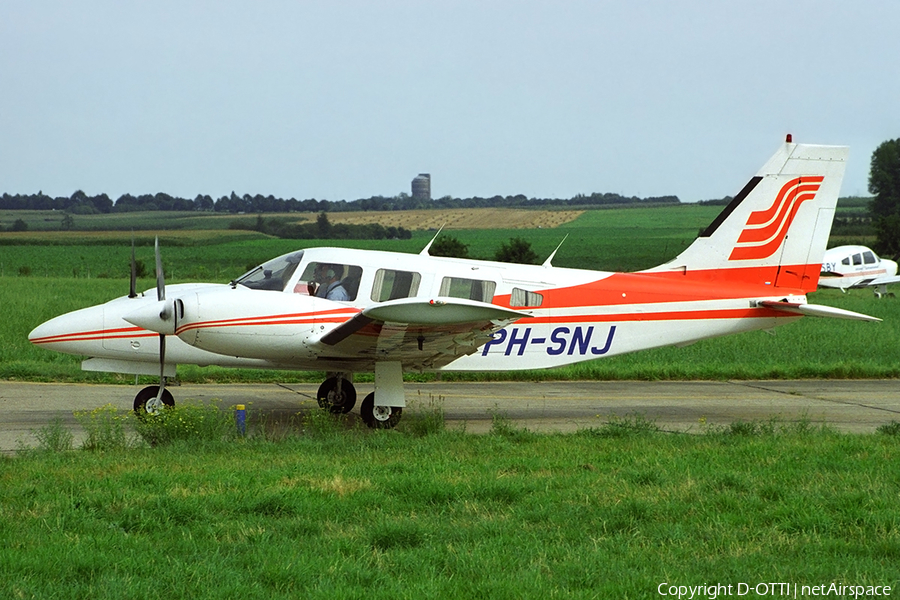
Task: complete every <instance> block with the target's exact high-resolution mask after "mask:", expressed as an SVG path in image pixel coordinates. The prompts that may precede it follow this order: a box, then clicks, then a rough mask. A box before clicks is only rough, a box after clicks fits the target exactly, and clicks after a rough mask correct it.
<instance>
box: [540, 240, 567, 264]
mask: <svg viewBox="0 0 900 600" xmlns="http://www.w3.org/2000/svg"><path fill="white" fill-rule="evenodd" d="M568 237H569V234H568V233H567V234H566V235H565V237H564V238H563V239H562V241H561V242H560V243H559V246H557V247H556V250H554V251H553V252H551V253H550V256H548V257H547V260H545V261H544V264H542V265H541V266H542V267H552V266H553V265H551V264H550V261H552V260H553V257H554V256H556V253H557V252H558V251H559V249H560V248H562V245H563V244H564V243H565V242H566V239H568Z"/></svg>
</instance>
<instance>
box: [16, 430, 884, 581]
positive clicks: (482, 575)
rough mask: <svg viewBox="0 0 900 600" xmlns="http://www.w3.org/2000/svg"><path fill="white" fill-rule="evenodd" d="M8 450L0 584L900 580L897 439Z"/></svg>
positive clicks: (722, 434) (320, 436)
mask: <svg viewBox="0 0 900 600" xmlns="http://www.w3.org/2000/svg"><path fill="white" fill-rule="evenodd" d="M303 431H304V432H303V433H299V432H294V433H293V434H291V435H287V436H285V437H283V438H282V439H281V441H279V442H277V443H275V442H272V441H271V440H269V439H267V438H266V437H265V436H255V437H250V438H248V439H242V440H233V441H231V442H222V441H204V442H200V441H194V442H192V441H190V440H179V441H172V442H168V443H164V444H159V445H157V446H156V447H153V448H148V447H146V446H145V447H142V448H133V447H132V448H130V449H111V450H107V451H102V452H83V451H52V450H45V451H35V452H30V453H24V454H22V455H20V456H18V457H16V458H4V459H0V536H2V539H3V540H5V542H4V543H3V544H2V545H0V569H2V572H3V577H2V578H0V596H2V597H8V598H31V597H40V598H50V597H57V598H91V599H103V598H138V597H140V598H157V597H191V598H198V599H201V598H234V597H242V598H276V599H277V598H296V597H303V598H343V597H362V596H366V597H371V598H397V597H400V598H421V597H432V598H438V597H439V598H472V597H491V598H538V597H540V598H544V597H573V598H612V597H615V598H627V597H631V598H635V597H638V598H639V597H651V596H653V595H655V593H656V589H657V586H658V585H659V584H660V583H663V582H668V583H669V584H671V585H697V584H703V583H715V582H720V583H736V582H746V581H750V582H756V581H790V582H795V583H798V584H808V585H818V584H820V583H828V582H832V581H836V582H839V583H840V582H843V583H846V584H860V585H894V586H895V587H896V586H897V585H898V584H900V581H898V577H897V570H896V564H897V561H898V560H900V535H898V532H900V516H898V513H897V511H896V498H897V496H898V494H900V476H898V473H897V470H896V468H895V465H896V463H897V460H898V458H900V438H898V436H896V435H879V434H873V435H865V436H861V435H844V434H837V433H834V432H832V431H830V430H829V429H828V428H827V427H825V428H809V427H794V426H785V427H779V426H772V425H771V424H750V425H742V426H737V425H735V426H732V427H731V428H726V429H722V430H709V431H708V432H707V433H705V434H702V435H672V434H665V433H660V432H659V431H657V430H656V428H655V427H654V426H653V424H652V423H649V422H647V421H645V420H643V419H641V418H640V417H639V416H634V417H630V418H627V419H623V420H619V421H617V422H615V423H609V424H600V425H599V426H598V427H597V428H595V429H589V430H584V431H581V432H578V433H576V434H569V435H561V434H535V433H531V432H523V431H521V430H518V431H517V430H515V428H514V427H512V426H511V425H510V423H509V422H508V420H504V418H503V416H502V415H495V428H494V431H493V432H492V433H491V434H488V435H483V436H474V435H467V434H465V433H463V432H461V431H449V430H444V429H441V430H439V431H434V432H431V433H428V434H424V435H422V434H418V433H414V432H408V433H403V432H401V431H369V430H362V429H347V428H344V427H323V426H321V424H319V426H316V427H315V428H314V430H313V431H310V430H309V429H308V427H306V426H304V427H303Z"/></svg>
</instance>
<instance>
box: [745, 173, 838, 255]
mask: <svg viewBox="0 0 900 600" xmlns="http://www.w3.org/2000/svg"><path fill="white" fill-rule="evenodd" d="M824 179H825V178H824V177H821V176H818V177H812V176H809V177H798V178H796V179H792V180H790V181H788V182H787V183H786V184H784V186H782V188H781V190H779V191H778V195H777V196H776V197H775V202H773V203H772V206H770V207H769V208H767V209H765V210H757V211H753V212H752V213H750V216H749V217H747V224H746V225H745V226H744V230H743V231H742V232H741V235H740V237H739V238H738V241H737V245H736V246H735V247H734V250H732V251H731V256H729V257H728V260H751V259H761V258H769V257H770V256H772V255H773V254H775V251H776V250H778V248H780V247H781V242H783V241H784V238H785V237H786V236H787V232H788V229H790V227H791V223H792V222H793V220H794V216H796V214H797V210H798V209H799V208H800V205H801V204H802V203H803V202H806V201H807V200H812V199H813V198H815V197H816V192H818V191H819V186H821V185H822V180H824Z"/></svg>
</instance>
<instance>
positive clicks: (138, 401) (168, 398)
mask: <svg viewBox="0 0 900 600" xmlns="http://www.w3.org/2000/svg"><path fill="white" fill-rule="evenodd" d="M158 394H159V386H158V385H151V386H148V387H145V388H144V389H142V390H141V391H139V392H138V393H137V396H135V397H134V412H135V413H137V415H138V416H142V415H145V414H147V411H146V410H144V407H145V406H146V405H147V401H148V400H150V399H151V398H156V396H157V395H158ZM162 401H163V404H164V405H166V406H175V398H174V397H173V396H172V392H170V391H169V390H163V395H162Z"/></svg>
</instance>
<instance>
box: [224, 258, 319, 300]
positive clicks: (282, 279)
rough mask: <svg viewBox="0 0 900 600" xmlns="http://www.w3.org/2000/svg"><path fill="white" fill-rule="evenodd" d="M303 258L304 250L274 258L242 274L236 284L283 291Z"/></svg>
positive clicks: (256, 288) (257, 288)
mask: <svg viewBox="0 0 900 600" xmlns="http://www.w3.org/2000/svg"><path fill="white" fill-rule="evenodd" d="M302 258H303V251H302V250H301V251H300V252H294V253H293V254H286V255H284V256H279V257H278V258H273V259H272V260H270V261H268V262H266V263H263V264H261V265H260V266H258V267H256V268H255V269H253V270H252V271H249V272H247V273H246V274H244V275H242V276H241V277H239V278H238V279H236V280H235V281H234V284H240V285H243V286H245V287H248V288H250V289H252V290H269V291H278V292H281V291H283V290H284V287H285V286H286V285H287V282H288V280H289V279H290V278H291V276H292V275H293V274H294V271H296V270H297V265H299V264H300V260H301V259H302Z"/></svg>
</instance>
